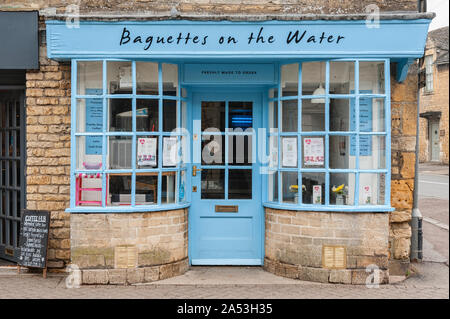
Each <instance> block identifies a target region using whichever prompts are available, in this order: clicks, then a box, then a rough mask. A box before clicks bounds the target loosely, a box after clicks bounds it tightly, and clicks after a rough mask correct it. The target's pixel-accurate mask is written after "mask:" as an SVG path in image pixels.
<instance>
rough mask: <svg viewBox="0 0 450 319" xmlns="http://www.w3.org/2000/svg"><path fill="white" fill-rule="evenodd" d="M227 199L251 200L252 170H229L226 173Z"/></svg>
mask: <svg viewBox="0 0 450 319" xmlns="http://www.w3.org/2000/svg"><path fill="white" fill-rule="evenodd" d="M228 198H229V199H252V170H251V169H231V170H229V172H228Z"/></svg>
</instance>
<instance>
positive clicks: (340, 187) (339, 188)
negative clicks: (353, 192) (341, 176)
mask: <svg viewBox="0 0 450 319" xmlns="http://www.w3.org/2000/svg"><path fill="white" fill-rule="evenodd" d="M344 186H345V185H344V184H342V185H339V186H338V187H335V186H333V188H332V189H331V190H332V191H333V192H334V193H337V192H340V191H341V190H342V189H344Z"/></svg>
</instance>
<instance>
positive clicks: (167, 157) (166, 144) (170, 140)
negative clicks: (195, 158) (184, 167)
mask: <svg viewBox="0 0 450 319" xmlns="http://www.w3.org/2000/svg"><path fill="white" fill-rule="evenodd" d="M176 165H177V138H176V137H164V138H163V166H176Z"/></svg>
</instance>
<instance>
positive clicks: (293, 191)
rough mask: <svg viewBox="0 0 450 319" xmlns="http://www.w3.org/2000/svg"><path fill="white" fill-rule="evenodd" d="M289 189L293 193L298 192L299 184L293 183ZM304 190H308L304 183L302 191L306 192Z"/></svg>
mask: <svg viewBox="0 0 450 319" xmlns="http://www.w3.org/2000/svg"><path fill="white" fill-rule="evenodd" d="M289 190H290V191H291V192H292V193H298V185H291V186H289ZM304 191H306V186H305V185H302V192H304Z"/></svg>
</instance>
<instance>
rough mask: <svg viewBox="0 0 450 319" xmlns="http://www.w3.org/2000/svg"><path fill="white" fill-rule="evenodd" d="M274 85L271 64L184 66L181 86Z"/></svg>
mask: <svg viewBox="0 0 450 319" xmlns="http://www.w3.org/2000/svg"><path fill="white" fill-rule="evenodd" d="M212 83H236V84H243V83H246V84H275V83H276V81H275V68H274V65H273V64H271V63H258V64H256V63H246V64H232V63H223V64H198V63H190V64H185V65H184V79H183V84H212Z"/></svg>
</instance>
